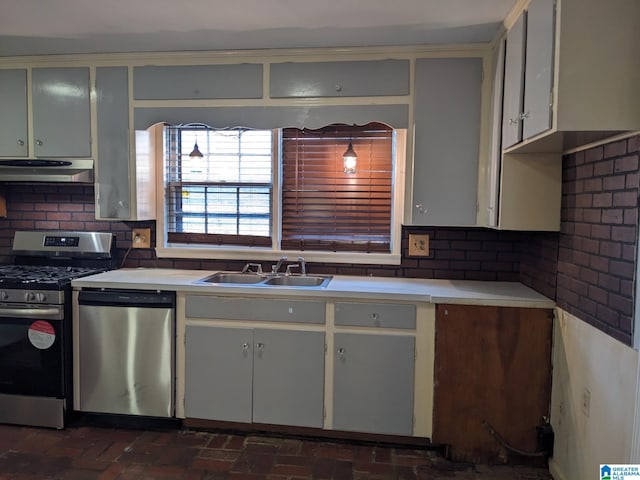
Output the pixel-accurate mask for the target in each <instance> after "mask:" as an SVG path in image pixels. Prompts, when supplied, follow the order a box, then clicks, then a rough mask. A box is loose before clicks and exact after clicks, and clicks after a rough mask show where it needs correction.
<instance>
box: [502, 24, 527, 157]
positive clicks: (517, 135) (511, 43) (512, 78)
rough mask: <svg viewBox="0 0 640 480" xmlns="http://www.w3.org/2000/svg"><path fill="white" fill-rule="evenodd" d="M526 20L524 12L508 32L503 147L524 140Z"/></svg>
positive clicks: (503, 109)
mask: <svg viewBox="0 0 640 480" xmlns="http://www.w3.org/2000/svg"><path fill="white" fill-rule="evenodd" d="M525 22H526V12H522V14H520V16H519V17H518V20H516V22H515V23H514V24H513V26H512V27H511V29H510V30H509V32H508V33H507V43H506V58H505V63H504V96H503V106H502V147H503V148H507V147H510V146H511V145H515V144H516V143H518V142H520V141H521V140H522V122H521V116H522V105H523V87H524V84H523V82H524V53H525V50H524V49H525V27H526V25H525Z"/></svg>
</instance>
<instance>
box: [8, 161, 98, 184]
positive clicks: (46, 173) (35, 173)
mask: <svg viewBox="0 0 640 480" xmlns="http://www.w3.org/2000/svg"><path fill="white" fill-rule="evenodd" d="M0 182H5V183H6V182H21V183H91V184H92V183H93V160H91V159H80V160H78V159H64V160H45V159H39V158H37V159H29V158H24V159H0Z"/></svg>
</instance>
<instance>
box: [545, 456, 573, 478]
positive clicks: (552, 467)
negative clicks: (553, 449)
mask: <svg viewBox="0 0 640 480" xmlns="http://www.w3.org/2000/svg"><path fill="white" fill-rule="evenodd" d="M549 473H550V474H551V476H552V477H553V480H569V479H568V478H567V477H566V476H565V475H564V473H562V470H561V469H560V467H559V466H558V464H557V463H556V462H554V461H553V458H550V459H549Z"/></svg>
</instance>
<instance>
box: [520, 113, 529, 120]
mask: <svg viewBox="0 0 640 480" xmlns="http://www.w3.org/2000/svg"><path fill="white" fill-rule="evenodd" d="M526 118H529V112H523V113H521V114H520V120H524V119H526Z"/></svg>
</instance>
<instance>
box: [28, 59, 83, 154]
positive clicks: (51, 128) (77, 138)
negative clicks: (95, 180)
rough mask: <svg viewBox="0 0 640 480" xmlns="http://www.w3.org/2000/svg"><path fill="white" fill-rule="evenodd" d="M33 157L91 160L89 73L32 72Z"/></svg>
mask: <svg viewBox="0 0 640 480" xmlns="http://www.w3.org/2000/svg"><path fill="white" fill-rule="evenodd" d="M31 90H32V101H33V140H34V142H33V143H34V154H35V156H36V157H81V158H82V157H84V158H88V157H91V104H90V98H89V69H88V68H85V67H79V68H34V69H33V70H32V88H31Z"/></svg>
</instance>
